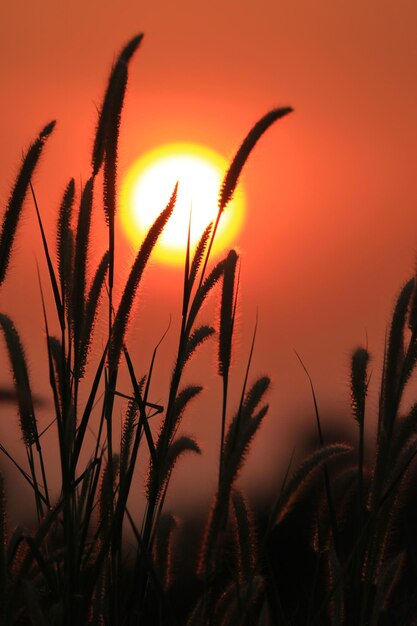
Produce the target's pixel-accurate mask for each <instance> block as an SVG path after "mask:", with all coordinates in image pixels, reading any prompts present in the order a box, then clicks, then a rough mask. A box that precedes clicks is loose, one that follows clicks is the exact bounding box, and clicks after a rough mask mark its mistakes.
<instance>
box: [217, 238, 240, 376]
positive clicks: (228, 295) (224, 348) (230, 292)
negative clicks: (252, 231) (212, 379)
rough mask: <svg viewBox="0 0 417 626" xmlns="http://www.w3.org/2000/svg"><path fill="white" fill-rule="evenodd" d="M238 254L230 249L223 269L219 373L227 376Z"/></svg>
mask: <svg viewBox="0 0 417 626" xmlns="http://www.w3.org/2000/svg"><path fill="white" fill-rule="evenodd" d="M237 261H238V256H237V254H236V252H235V251H234V250H230V252H229V254H228V255H227V257H226V260H225V264H224V271H223V288H222V297H221V305H220V331H219V374H220V375H221V376H226V375H227V373H228V371H229V368H230V359H231V353H232V337H233V327H234V311H235V275H236V265H237Z"/></svg>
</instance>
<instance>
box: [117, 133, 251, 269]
mask: <svg viewBox="0 0 417 626" xmlns="http://www.w3.org/2000/svg"><path fill="white" fill-rule="evenodd" d="M227 167H228V162H227V161H226V159H225V158H224V157H222V156H221V155H220V154H218V153H217V152H215V151H214V150H211V149H209V148H206V147H204V146H200V145H197V144H192V143H172V144H168V145H164V146H160V147H159V148H156V149H154V150H151V151H150V152H148V153H147V154H145V155H144V156H143V157H141V158H139V159H138V160H137V161H136V162H135V163H134V164H133V165H132V167H131V168H130V169H129V171H128V172H127V174H126V176H125V178H124V181H123V184H122V190H121V212H120V216H121V223H122V227H123V230H124V232H125V234H126V235H127V237H128V238H129V239H130V240H131V241H132V243H133V244H134V245H135V247H139V246H140V244H141V243H142V241H143V239H144V237H145V235H146V233H147V232H148V230H149V228H150V227H151V226H152V224H153V222H154V221H155V219H156V218H157V217H158V215H159V214H160V213H161V211H163V209H164V208H165V206H166V205H167V202H168V200H169V198H170V196H171V194H172V191H173V189H174V186H175V184H176V182H177V181H178V196H177V202H176V204H175V208H174V211H173V213H172V216H171V218H170V220H169V221H168V223H167V224H166V226H165V228H164V230H163V232H162V234H161V236H160V238H159V241H158V243H157V245H156V246H155V249H154V252H153V258H154V259H156V260H157V261H159V262H162V263H167V264H170V265H183V264H184V260H185V254H186V247H187V237H188V227H189V223H190V217H191V230H190V242H191V247H192V248H193V247H194V246H195V245H196V243H197V242H198V240H199V239H200V237H201V235H202V233H203V231H204V229H205V228H206V226H208V224H209V223H210V222H211V221H213V220H215V219H216V216H217V199H218V195H219V189H220V185H221V182H222V180H223V177H224V174H225V172H226V171H227ZM244 209H245V200H244V193H243V189H242V184H241V183H240V184H239V186H238V188H237V189H236V191H235V195H234V197H233V199H232V200H231V202H230V203H229V204H228V205H227V207H226V209H225V210H224V212H223V214H222V216H221V219H220V222H219V227H218V231H217V234H216V239H215V242H214V245H213V249H212V255H213V257H214V256H216V255H218V254H220V253H221V252H222V251H223V250H224V249H227V248H228V247H230V246H231V245H233V241H234V240H235V238H236V236H237V233H238V231H239V230H240V228H241V226H242V223H243V216H244Z"/></svg>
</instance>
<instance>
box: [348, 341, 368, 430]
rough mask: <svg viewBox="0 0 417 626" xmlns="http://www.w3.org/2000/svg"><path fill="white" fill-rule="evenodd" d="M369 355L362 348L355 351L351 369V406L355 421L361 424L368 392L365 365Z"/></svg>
mask: <svg viewBox="0 0 417 626" xmlns="http://www.w3.org/2000/svg"><path fill="white" fill-rule="evenodd" d="M368 361H369V353H368V351H367V350H365V349H364V348H358V349H357V350H355V352H354V353H353V356H352V368H351V406H352V412H353V416H354V418H355V420H356V421H357V422H358V423H359V424H361V423H362V422H363V420H364V419H365V399H366V394H367V390H368V378H367V365H368Z"/></svg>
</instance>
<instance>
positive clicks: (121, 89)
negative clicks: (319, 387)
mask: <svg viewBox="0 0 417 626" xmlns="http://www.w3.org/2000/svg"><path fill="white" fill-rule="evenodd" d="M141 41H142V35H138V36H137V37H135V38H133V39H132V40H131V41H130V42H128V44H127V45H126V46H125V47H124V48H123V50H122V51H121V53H120V55H119V57H118V58H117V60H116V63H115V65H114V67H113V69H112V71H111V74H110V78H109V82H108V86H107V90H106V92H105V95H104V99H103V104H102V107H101V110H100V114H99V118H98V123H97V129H96V135H95V140H94V146H93V153H92V159H91V177H90V178H89V180H88V181H87V183H86V184H85V186H84V188H83V189H78V190H77V189H76V186H75V183H74V180H73V179H72V180H71V181H70V183H69V184H68V186H67V188H66V189H65V191H64V194H63V200H62V203H61V206H60V210H59V217H58V222H57V239H56V245H55V248H56V257H57V263H56V265H55V264H54V262H53V259H52V257H51V255H50V252H49V249H50V245H49V242H48V241H47V238H46V236H45V232H44V229H43V224H42V216H41V211H40V208H39V207H38V204H37V201H36V195H35V191H34V189H33V188H32V186H31V178H32V174H33V171H34V169H35V168H36V167H37V163H38V160H39V157H40V154H41V152H42V150H43V147H44V144H45V141H46V139H47V137H48V136H49V134H50V133H51V131H52V129H53V125H54V124H53V123H51V124H49V125H47V126H46V127H45V128H44V130H43V131H42V132H41V133H40V135H39V137H38V138H37V139H36V140H35V142H34V143H33V144H32V145H31V146H30V148H29V151H28V153H27V155H26V157H25V158H24V161H23V165H22V168H21V171H20V172H19V175H18V177H17V181H16V184H15V186H14V188H13V191H12V193H11V196H10V200H9V202H8V205H7V207H6V209H5V212H4V215H3V218H2V227H1V234H0V284H1V283H2V282H3V281H4V279H5V277H6V273H7V270H8V267H9V261H10V256H11V253H12V249H13V241H14V237H15V233H16V229H17V227H18V224H19V217H20V214H21V211H22V206H23V201H24V199H25V196H26V194H27V190H28V189H29V187H31V189H32V194H33V200H34V203H35V206H36V211H37V216H38V221H39V226H40V235H41V238H42V242H43V248H44V253H45V258H46V260H47V264H48V272H49V279H50V282H51V287H52V289H53V293H54V305H55V308H56V314H57V316H58V319H59V322H60V336H59V337H54V336H51V335H50V333H49V324H48V318H49V316H50V315H51V312H50V311H47V310H46V308H45V306H44V315H45V333H46V350H47V357H48V363H49V383H50V390H51V398H52V401H53V410H54V421H53V425H52V427H53V428H55V432H56V438H57V444H58V449H59V480H60V492H59V496H58V497H57V498H53V497H52V496H51V493H50V488H49V482H50V476H51V474H50V473H51V472H54V473H56V471H57V470H56V468H50V467H48V466H47V465H46V464H45V462H44V458H43V451H42V437H43V433H42V432H39V430H38V425H37V420H36V412H35V408H36V406H37V404H38V399H37V398H34V397H33V395H32V391H31V384H30V376H29V369H28V367H27V364H26V355H25V350H24V347H23V344H22V342H21V340H20V336H19V331H18V329H17V328H16V327H15V325H14V323H13V321H12V320H11V319H10V317H9V316H8V315H7V311H1V312H0V328H1V331H2V334H3V336H4V339H5V344H6V347H7V355H8V359H9V366H10V370H11V374H12V377H13V382H14V391H10V390H8V393H6V394H5V395H4V394H3V395H0V402H4V401H7V402H10V401H15V402H16V406H17V410H18V412H19V416H20V430H21V435H22V441H21V445H22V446H24V448H25V450H26V454H27V465H26V466H25V467H23V466H22V465H20V464H19V463H18V461H17V460H16V459H15V458H14V457H13V455H12V454H11V453H10V452H9V451H8V450H6V448H5V447H4V445H3V444H1V443H0V450H1V451H2V452H3V453H4V454H5V456H6V457H7V458H8V459H9V460H10V461H11V462H12V463H14V465H15V467H16V468H17V469H18V471H19V472H20V474H21V476H22V479H23V480H25V481H26V482H27V483H28V484H29V485H30V487H31V489H32V492H33V497H34V503H35V508H36V512H37V522H36V525H35V527H34V528H32V529H29V530H26V529H23V528H17V529H16V530H14V531H12V533H11V535H10V536H7V530H6V529H7V523H6V517H7V507H6V505H5V502H6V501H7V498H6V499H5V494H6V496H7V488H8V486H7V485H4V481H3V478H2V477H1V476H0V623H1V624H2V625H3V624H5V625H7V624H16V625H17V624H19V625H22V626H24V625H32V626H44V625H49V624H51V625H54V626H55V625H56V626H73V625H74V624H80V625H84V624H85V625H87V624H91V625H92V626H93V625H100V626H101V625H103V624H104V625H111V626H116V625H117V626H118V625H121V626H134V625H138V624H144V625H150V626H152V625H154V624H155V625H156V626H174V625H184V626H186V625H187V626H235V625H241V626H249V625H253V624H257V625H258V624H259V626H268V625H270V626H273V625H283V626H290V625H297V626H298V625H300V626H301V625H302V626H322V625H323V626H327V625H329V626H336V625H346V626H387V625H395V626H408V625H409V626H412V624H415V623H416V622H415V619H416V616H417V611H416V609H417V592H416V588H415V582H414V581H415V580H416V576H417V541H416V536H417V535H416V532H415V528H416V524H417V507H416V506H415V502H414V501H415V498H414V497H413V491H412V485H413V484H415V482H413V480H412V479H414V478H415V476H414V475H415V473H416V467H415V463H414V457H415V456H416V454H417V434H416V433H417V428H416V427H417V421H416V420H417V404H414V405H412V406H411V408H410V409H408V410H406V409H405V408H404V407H403V397H404V392H405V389H406V386H407V383H408V382H409V380H410V378H411V376H412V373H413V371H414V368H415V364H416V360H417V321H416V320H417V286H416V281H415V280H414V279H412V280H410V281H409V282H408V283H407V284H406V285H405V287H404V289H403V290H402V292H401V294H400V296H399V298H398V302H397V305H396V308H395V311H394V315H393V321H392V324H391V329H390V332H389V336H388V341H387V346H386V353H385V360H384V363H383V375H382V385H381V391H380V405H379V414H378V427H377V433H376V444H377V445H376V452H375V455H374V457H373V459H372V460H371V461H370V462H366V461H365V457H366V455H365V435H364V433H365V419H366V414H367V411H366V397H367V390H368V384H369V374H368V363H369V359H370V355H369V353H368V351H367V350H365V349H364V348H358V349H357V350H355V352H354V353H353V355H352V362H351V397H352V407H351V408H352V416H353V419H354V420H355V421H356V423H357V425H358V438H357V439H358V441H357V442H356V443H353V445H349V444H348V443H340V441H337V440H336V441H334V440H332V439H331V438H330V437H329V434H328V433H325V432H324V431H323V427H322V420H321V417H320V413H319V410H318V403H317V400H316V396H315V393H314V386H313V382H312V380H311V378H310V377H309V378H310V383H311V390H312V395H313V401H314V406H315V410H316V417H317V430H318V440H319V446H318V447H317V448H315V449H313V450H311V451H310V453H309V454H307V455H306V458H305V459H304V460H303V461H302V462H301V463H300V464H299V466H298V467H297V468H293V467H292V461H291V459H290V460H289V464H288V471H287V473H286V475H285V476H284V479H283V482H282V485H281V486H280V487H277V490H276V497H275V500H274V501H273V502H270V503H269V504H268V506H267V508H266V509H265V510H263V511H262V510H261V509H259V508H258V507H255V508H253V507H252V505H251V503H250V502H249V501H248V499H247V498H246V497H245V495H244V494H242V493H241V492H240V491H239V490H238V489H237V487H236V480H237V477H238V475H239V472H240V471H241V469H242V467H243V465H244V463H245V459H246V456H247V455H248V454H249V453H250V447H251V443H252V441H253V438H254V437H255V435H256V433H257V431H258V430H259V428H260V427H261V425H262V422H263V421H264V419H266V416H267V413H268V411H269V406H268V404H267V403H266V402H265V397H266V395H267V393H268V388H269V385H270V381H269V378H268V377H267V376H263V377H260V378H257V379H255V380H254V381H253V382H249V381H250V365H251V358H252V352H253V346H254V342H255V335H256V332H255V333H254V337H253V340H252V347H251V351H250V356H249V359H248V364H247V371H246V375H245V379H244V382H243V385H242V393H241V400H240V402H239V405H238V407H237V409H236V410H235V411H234V412H233V413H232V414H231V416H230V412H229V406H228V388H229V379H230V376H231V374H232V373H233V369H232V367H231V362H232V359H231V355H232V348H233V335H234V320H235V315H236V307H237V292H238V286H239V265H238V256H237V254H236V252H235V251H234V250H231V251H230V252H229V253H228V254H227V255H226V256H225V258H224V259H222V260H220V261H218V262H217V263H216V264H215V265H214V266H213V267H211V268H210V264H211V259H210V253H211V248H212V243H213V240H214V238H215V236H216V232H217V227H218V224H219V221H220V219H221V216H222V213H223V211H224V209H225V207H226V206H227V204H228V202H229V201H230V199H231V198H232V196H233V193H234V191H235V188H236V185H237V183H238V179H239V176H240V174H241V171H242V168H243V166H244V164H245V162H246V160H247V159H248V157H249V155H250V153H251V152H252V150H253V148H254V146H255V145H256V143H257V142H258V140H259V139H260V138H261V136H262V135H263V133H264V132H266V130H268V128H269V127H270V126H271V124H273V123H274V122H275V121H277V120H279V119H281V118H283V117H285V116H286V115H287V114H288V113H290V112H291V108H289V107H283V108H279V109H273V110H272V111H271V112H269V113H267V114H266V115H265V116H263V117H262V118H261V119H260V120H259V121H258V122H257V123H256V124H255V125H254V126H253V128H252V129H251V130H250V131H249V133H248V134H247V136H246V138H245V139H244V141H243V142H242V144H241V146H240V148H239V149H238V150H237V153H236V156H235V158H234V159H233V160H232V162H231V165H230V167H229V170H228V172H227V173H226V175H225V178H224V181H223V184H222V186H221V189H220V191H219V204H218V214H217V217H216V219H215V221H214V223H213V224H210V225H209V226H208V227H207V229H206V230H205V232H204V233H203V235H202V237H201V239H200V242H199V243H198V245H197V246H196V249H195V251H194V252H193V251H192V250H191V247H190V236H189V234H188V244H187V250H186V254H185V262H184V288H183V294H182V317H181V325H180V331H179V336H178V347H177V353H176V358H175V363H174V367H173V372H172V376H171V378H170V380H169V383H168V400H167V404H166V406H164V407H162V406H159V405H157V404H155V403H153V402H152V401H151V398H150V397H149V390H150V388H151V387H150V385H151V381H152V377H153V371H154V362H155V358H156V355H157V349H158V346H156V347H155V350H154V354H153V357H152V360H151V363H150V364H149V366H148V368H146V367H145V369H147V370H148V374H147V375H145V376H142V377H139V376H138V375H137V369H138V368H140V369H141V370H143V369H144V364H143V363H137V362H136V360H135V359H133V358H132V356H131V354H130V351H129V346H128V344H127V342H126V331H127V328H128V325H129V321H130V318H131V312H132V307H133V305H134V302H135V299H136V294H137V291H138V288H139V286H140V282H141V280H142V277H143V274H144V272H146V267H147V264H148V261H149V258H150V257H151V255H152V250H153V248H154V246H155V245H156V243H157V241H158V238H159V237H160V235H161V232H162V231H163V229H164V227H165V225H166V223H167V221H168V220H169V218H170V215H171V213H172V210H173V208H174V205H175V201H176V193H177V188H175V189H174V191H173V194H172V196H171V199H170V201H169V203H168V205H167V207H166V208H165V209H164V210H162V208H163V207H161V210H162V212H161V214H160V216H159V217H158V218H157V219H156V221H155V223H154V224H153V226H152V227H151V228H150V230H149V233H148V234H147V236H146V237H145V239H144V241H143V243H142V246H141V247H140V250H139V252H138V255H137V257H136V259H135V261H134V263H133V265H132V268H131V270H130V273H129V276H128V278H127V281H126V284H125V287H124V289H123V291H122V296H121V299H120V302H119V303H118V304H117V306H114V302H113V290H112V286H113V276H114V272H115V271H117V258H116V256H115V252H114V223H115V222H114V216H115V211H116V210H117V206H116V197H117V193H116V191H117V155H118V138H119V129H120V124H121V120H122V109H123V101H124V95H125V90H126V85H127V81H128V69H129V63H130V61H131V59H132V57H133V54H134V52H135V51H136V49H137V48H138V46H139V44H140V43H141ZM101 168H103V174H104V176H103V183H102V190H101V191H102V197H103V219H104V220H105V222H106V224H107V227H108V233H109V237H108V247H107V250H106V251H105V252H104V254H103V256H102V259H101V261H100V263H99V265H98V266H97V268H95V270H94V271H92V272H90V271H89V270H90V243H89V233H90V229H91V210H92V198H93V193H94V191H95V188H96V187H97V185H98V182H97V181H98V178H97V174H98V172H99V171H100V169H101ZM77 198H79V208H78V210H77V209H76V206H77ZM74 226H75V228H74ZM90 273H91V275H92V277H91V278H90ZM216 291H217V292H219V293H218V295H219V298H220V321H219V328H218V329H216V325H215V324H214V323H213V324H210V323H207V322H201V321H199V317H200V315H201V313H202V310H203V309H204V305H205V302H206V300H207V299H208V298H209V297H210V296H211V294H212V293H213V292H216ZM105 292H106V293H107V304H108V307H107V311H108V336H107V342H106V346H105V347H104V349H102V350H101V356H100V359H99V363H98V365H96V366H95V367H96V369H95V371H91V368H92V365H93V363H92V362H91V361H90V358H89V356H90V348H91V345H92V344H93V342H94V326H95V320H96V318H97V315H98V314H99V312H100V311H102V307H103V303H102V301H103V300H104V299H105V297H106V296H105V295H104V294H105ZM42 302H43V298H42ZM207 341H216V342H217V354H218V373H219V375H220V377H221V379H222V382H223V394H222V401H221V402H219V404H220V406H219V424H220V429H221V440H220V445H219V467H218V477H219V480H218V489H217V492H216V494H215V496H214V499H213V504H212V507H211V510H210V513H209V515H208V517H207V518H204V519H199V520H197V521H194V522H193V521H192V520H183V521H182V522H180V521H179V520H177V519H175V518H174V517H173V516H172V514H170V512H169V511H167V510H166V507H165V506H164V505H165V499H166V494H167V492H168V490H169V487H170V480H171V476H172V473H173V472H174V471H175V466H176V464H177V463H179V462H180V461H181V457H182V456H183V455H184V454H185V453H194V454H200V453H201V449H200V447H199V445H198V444H197V443H196V441H195V440H194V439H193V437H192V436H191V435H189V434H184V433H183V432H182V430H181V421H182V418H183V415H184V413H185V411H188V410H189V407H190V406H191V405H192V400H193V399H194V398H196V397H197V396H200V395H202V396H203V397H204V395H203V394H204V390H203V388H202V387H201V385H199V384H195V383H193V384H190V383H185V382H184V381H183V375H184V372H185V370H186V369H188V368H189V367H190V363H191V361H192V357H193V355H194V354H195V353H196V352H197V351H198V350H199V348H200V346H201V345H203V344H204V343H206V342H207ZM122 368H123V369H125V370H126V371H127V373H128V376H129V380H130V383H131V389H130V395H129V396H128V397H127V400H128V403H127V408H126V414H125V417H124V423H123V426H122V431H121V434H119V429H116V428H115V423H116V422H115V421H114V420H115V409H114V406H115V405H114V399H115V396H117V395H122V396H124V394H121V392H120V391H119V389H118V379H119V373H120V371H121V369H122ZM307 374H308V373H307ZM81 389H82V392H83V393H80V390H81ZM101 391H103V392H104V393H103V394H102V395H100V394H101ZM125 397H126V396H125ZM207 401H210V402H211V404H212V405H214V403H213V401H212V399H208V400H207ZM97 410H98V412H99V414H98V418H99V428H98V433H97V440H96V443H95V445H93V447H92V448H91V449H89V447H88V443H87V440H86V437H85V435H86V432H87V429H88V427H89V424H90V422H91V420H92V419H93V417H94V415H96V412H97ZM404 411H406V412H405V414H403V412H404ZM156 414H159V415H160V419H161V425H160V430H159V432H158V434H157V435H155V432H154V431H153V429H151V427H150V424H149V420H150V419H151V418H152V417H153V416H154V415H156ZM139 454H142V455H146V456H147V458H148V460H149V473H148V477H147V482H146V499H147V501H146V508H145V512H144V515H143V518H142V519H135V518H134V517H133V516H132V515H131V513H130V511H129V507H128V502H129V497H134V495H133V494H131V487H132V481H133V477H134V474H135V468H136V464H137V459H138V456H139ZM368 456H369V455H368ZM81 459H87V460H86V461H85V460H83V461H81ZM277 484H278V483H277ZM408 485H409V488H408V489H407V486H408ZM410 494H411V495H410ZM127 527H129V528H130V530H131V531H132V533H133V537H134V538H135V541H136V546H135V547H134V548H133V549H131V550H130V551H129V552H128V551H127V550H126V548H125V546H124V542H123V538H124V534H125V531H126V528H127Z"/></svg>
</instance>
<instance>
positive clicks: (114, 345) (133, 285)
mask: <svg viewBox="0 0 417 626" xmlns="http://www.w3.org/2000/svg"><path fill="white" fill-rule="evenodd" d="M177 190H178V183H177V184H176V185H175V188H174V191H173V193H172V196H171V198H170V200H169V202H168V205H167V206H166V208H165V209H164V210H163V211H162V213H161V214H160V215H159V217H157V218H156V220H155V222H154V223H153V225H152V226H151V228H150V229H149V232H148V234H147V235H146V237H145V240H144V241H143V243H142V245H141V247H140V250H139V252H138V255H137V257H136V259H135V261H134V263H133V265H132V269H131V271H130V274H129V277H128V279H127V282H126V285H125V288H124V291H123V295H122V298H121V300H120V304H119V308H118V309H117V313H116V317H115V320H114V325H113V333H112V337H111V344H110V352H109V362H110V364H111V368H113V369H114V368H116V367H117V365H118V363H119V359H120V354H121V350H122V345H123V341H124V337H125V333H126V328H127V324H128V321H129V317H130V312H131V310H132V306H133V301H134V298H135V295H136V291H137V288H138V286H139V283H140V280H141V278H142V274H143V271H144V269H145V267H146V264H147V262H148V260H149V257H150V255H151V253H152V250H153V248H154V246H155V245H156V242H157V241H158V238H159V236H160V234H161V232H162V230H163V228H164V226H165V224H166V223H167V221H168V220H169V218H170V217H171V214H172V211H173V210H174V206H175V202H176V199H177Z"/></svg>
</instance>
